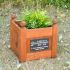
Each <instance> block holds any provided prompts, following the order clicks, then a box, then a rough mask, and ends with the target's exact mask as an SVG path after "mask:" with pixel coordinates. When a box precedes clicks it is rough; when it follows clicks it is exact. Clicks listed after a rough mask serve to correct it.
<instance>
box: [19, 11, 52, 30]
mask: <svg viewBox="0 0 70 70" xmlns="http://www.w3.org/2000/svg"><path fill="white" fill-rule="evenodd" d="M19 19H20V20H21V21H25V22H26V28H28V29H35V28H44V27H48V26H51V25H52V24H53V23H52V19H51V18H50V17H49V16H48V15H47V14H46V11H39V10H36V11H27V12H26V13H22V14H21V15H20V17H19Z"/></svg>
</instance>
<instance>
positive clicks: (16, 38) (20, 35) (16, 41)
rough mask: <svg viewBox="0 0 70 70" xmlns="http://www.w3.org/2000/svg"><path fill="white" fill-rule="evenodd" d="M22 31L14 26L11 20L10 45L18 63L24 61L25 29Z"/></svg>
mask: <svg viewBox="0 0 70 70" xmlns="http://www.w3.org/2000/svg"><path fill="white" fill-rule="evenodd" d="M23 29H24V30H22V29H20V27H19V26H18V25H17V24H15V22H14V21H13V20H11V22H10V45H11V49H12V51H13V52H14V53H15V54H16V55H17V57H18V58H19V61H20V62H22V61H25V60H26V46H25V45H26V41H25V40H26V39H25V38H26V28H23Z"/></svg>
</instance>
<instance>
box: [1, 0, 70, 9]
mask: <svg viewBox="0 0 70 70" xmlns="http://www.w3.org/2000/svg"><path fill="white" fill-rule="evenodd" d="M4 1H9V2H12V5H13V6H16V7H19V6H20V7H22V6H23V5H24V7H27V6H28V7H29V8H30V7H32V6H33V7H39V6H40V7H43V8H44V7H45V6H46V5H54V6H56V7H60V8H67V9H70V0H0V3H3V2H4Z"/></svg>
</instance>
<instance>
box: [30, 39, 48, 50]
mask: <svg viewBox="0 0 70 70" xmlns="http://www.w3.org/2000/svg"><path fill="white" fill-rule="evenodd" d="M48 48H49V39H48V38H40V39H32V40H30V50H31V51H40V50H46V49H48Z"/></svg>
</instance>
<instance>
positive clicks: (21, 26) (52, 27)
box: [10, 10, 58, 62]
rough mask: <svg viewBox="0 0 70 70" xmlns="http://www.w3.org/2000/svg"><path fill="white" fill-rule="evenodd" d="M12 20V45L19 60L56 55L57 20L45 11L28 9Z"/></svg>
mask: <svg viewBox="0 0 70 70" xmlns="http://www.w3.org/2000/svg"><path fill="white" fill-rule="evenodd" d="M15 18H16V17H15V16H12V17H11V20H10V45H11V49H12V50H13V51H14V53H15V54H16V55H17V56H18V58H19V61H20V62H23V61H26V60H34V59H40V58H47V57H56V52H57V50H56V49H57V34H58V30H57V27H58V26H57V21H56V20H55V19H54V21H53V22H52V19H51V18H50V17H49V16H48V15H47V14H46V12H45V11H39V10H37V11H33V12H32V11H27V12H25V13H22V14H21V15H20V16H19V18H18V19H19V20H20V21H17V20H16V19H15Z"/></svg>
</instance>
